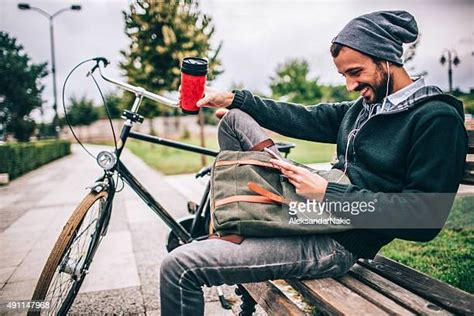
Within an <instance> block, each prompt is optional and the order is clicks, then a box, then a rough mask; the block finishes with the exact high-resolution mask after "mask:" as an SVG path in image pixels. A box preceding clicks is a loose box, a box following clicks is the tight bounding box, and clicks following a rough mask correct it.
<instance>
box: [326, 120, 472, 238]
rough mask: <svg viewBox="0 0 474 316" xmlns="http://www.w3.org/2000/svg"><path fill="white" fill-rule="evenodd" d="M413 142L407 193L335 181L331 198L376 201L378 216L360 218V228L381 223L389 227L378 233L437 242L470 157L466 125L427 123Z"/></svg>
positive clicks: (329, 189)
mask: <svg viewBox="0 0 474 316" xmlns="http://www.w3.org/2000/svg"><path fill="white" fill-rule="evenodd" d="M412 144H413V145H412V149H411V150H410V152H409V154H408V157H407V163H408V165H407V174H406V177H405V186H404V190H403V191H402V192H401V193H391V194H390V193H382V192H372V191H370V190H367V189H362V188H360V187H358V186H356V185H344V184H338V183H329V184H328V186H327V189H326V195H325V199H326V200H328V201H347V200H349V201H351V202H352V201H365V202H367V201H376V204H375V205H376V208H375V212H373V213H365V214H363V215H362V216H359V215H358V216H354V218H356V217H357V219H356V220H357V221H358V224H357V226H358V227H360V226H364V225H366V226H367V225H370V224H371V223H377V224H378V225H381V226H383V227H386V228H387V229H374V230H376V231H377V232H379V233H381V234H384V235H388V236H391V237H395V238H401V239H406V240H414V241H428V240H431V239H433V238H434V237H435V236H436V235H437V234H438V233H439V231H440V230H441V228H442V226H443V225H444V223H445V221H446V218H447V216H448V215H449V211H450V209H451V207H452V203H453V201H454V197H455V194H456V192H457V189H458V187H459V182H460V181H461V179H462V177H463V173H464V166H465V159H466V154H467V135H466V131H465V128H464V124H463V123H462V120H461V119H460V118H459V117H456V116H454V115H442V116H436V117H433V118H430V119H427V120H426V121H425V122H424V123H423V124H421V125H420V126H419V127H417V128H416V130H415V132H414V134H413V139H412ZM407 227H411V228H410V229H406V228H407ZM361 228H368V227H361Z"/></svg>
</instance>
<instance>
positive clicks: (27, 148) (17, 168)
mask: <svg viewBox="0 0 474 316" xmlns="http://www.w3.org/2000/svg"><path fill="white" fill-rule="evenodd" d="M70 153H71V143H70V142H68V141H65V140H45V141H37V142H30V143H12V144H5V145H0V173H8V174H9V177H10V179H14V178H16V177H18V176H20V175H22V174H24V173H27V172H28V171H30V170H33V169H35V168H38V167H39V166H41V165H44V164H46V163H48V162H50V161H52V160H55V159H58V158H60V157H63V156H66V155H68V154H70Z"/></svg>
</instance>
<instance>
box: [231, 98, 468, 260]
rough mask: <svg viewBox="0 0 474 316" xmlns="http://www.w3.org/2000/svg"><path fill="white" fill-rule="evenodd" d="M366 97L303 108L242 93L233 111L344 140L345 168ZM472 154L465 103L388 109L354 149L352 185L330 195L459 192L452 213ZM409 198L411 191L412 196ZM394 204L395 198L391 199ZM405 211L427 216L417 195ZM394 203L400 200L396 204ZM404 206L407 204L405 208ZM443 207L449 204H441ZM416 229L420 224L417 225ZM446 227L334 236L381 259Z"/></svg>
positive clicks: (299, 134)
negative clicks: (395, 244)
mask: <svg viewBox="0 0 474 316" xmlns="http://www.w3.org/2000/svg"><path fill="white" fill-rule="evenodd" d="M362 107H363V106H362V98H359V99H357V100H356V101H351V102H342V103H335V104H324V103H323V104H318V105H314V106H306V107H305V106H302V105H297V104H292V103H285V102H276V101H273V100H269V99H263V98H260V97H257V96H254V95H252V93H250V92H249V91H246V90H238V91H235V97H234V101H233V103H232V104H231V106H230V107H229V108H239V109H241V110H243V111H245V112H247V113H248V114H250V115H251V116H252V117H253V118H254V119H255V120H256V121H257V122H258V123H259V124H260V125H261V126H263V127H265V128H267V129H270V130H273V131H275V132H277V133H280V134H283V135H286V136H289V137H293V138H299V139H305V140H309V141H315V142H322V143H335V144H337V158H338V163H337V164H336V165H335V166H334V168H338V169H341V170H343V169H344V162H345V160H344V156H345V151H346V144H347V138H348V134H349V133H350V131H351V130H352V129H353V128H354V124H355V120H356V118H357V116H358V114H359V112H360V111H361V110H362ZM466 153H467V134H466V130H465V128H464V113H463V107H462V103H461V102H460V101H458V100H457V99H455V98H453V97H450V96H447V95H438V96H433V97H429V98H426V99H424V100H421V101H419V102H417V103H415V104H414V106H411V107H409V108H407V109H405V110H401V111H396V112H392V113H381V114H377V115H375V116H373V117H372V118H371V119H370V120H369V121H367V122H366V123H365V124H364V125H363V127H362V128H361V129H360V131H359V132H358V133H357V136H356V137H355V140H354V141H353V146H351V147H350V150H349V151H348V159H347V160H348V170H347V173H348V176H349V178H350V180H351V182H352V184H351V185H344V184H338V183H329V184H328V187H327V190H326V195H325V198H326V199H329V200H331V199H334V200H341V199H344V195H345V194H348V193H350V194H351V196H352V198H354V196H357V195H360V197H361V200H368V199H379V200H380V199H384V196H383V195H382V194H381V193H383V192H389V193H406V194H411V193H413V194H414V195H413V198H414V199H416V196H415V194H416V193H417V192H427V193H452V199H451V201H450V203H449V206H448V209H446V205H444V206H442V207H443V208H444V209H439V210H433V212H449V209H450V208H451V206H452V201H453V200H454V194H455V192H456V191H457V189H458V186H459V182H460V181H461V178H462V176H463V172H464V164H465V159H466ZM403 196H406V195H405V194H404V195H403ZM387 202H388V201H387ZM390 203H392V204H393V203H399V205H400V208H399V214H398V216H402V217H404V218H406V219H407V220H410V221H413V220H415V221H416V220H417V218H418V219H419V218H420V216H413V215H414V214H415V213H416V212H417V207H416V203H415V202H414V201H412V200H411V198H407V199H405V200H404V198H400V199H399V200H398V201H396V202H393V201H390ZM392 206H393V205H392ZM402 206H403V207H402ZM440 207H441V206H440ZM413 227H418V226H416V223H415V226H413ZM440 230H441V229H353V230H350V231H346V232H339V233H333V234H331V236H332V237H333V238H335V239H336V240H337V241H338V242H339V243H341V244H342V245H343V246H344V247H345V248H346V249H348V250H349V251H351V252H353V253H355V254H356V255H358V256H359V257H362V258H373V257H374V256H375V255H376V254H377V252H378V251H379V250H380V248H381V247H382V246H384V245H386V244H388V243H389V242H390V241H392V240H393V239H394V238H400V239H406V240H414V241H428V240H431V239H433V238H434V237H435V236H436V235H437V234H438V233H439V231H440Z"/></svg>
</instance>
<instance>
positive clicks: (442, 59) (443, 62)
mask: <svg viewBox="0 0 474 316" xmlns="http://www.w3.org/2000/svg"><path fill="white" fill-rule="evenodd" d="M439 62H440V63H441V65H444V64H445V63H446V57H445V56H444V55H443V56H441V59H440V60H439Z"/></svg>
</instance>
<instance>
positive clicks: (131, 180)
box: [91, 58, 219, 243]
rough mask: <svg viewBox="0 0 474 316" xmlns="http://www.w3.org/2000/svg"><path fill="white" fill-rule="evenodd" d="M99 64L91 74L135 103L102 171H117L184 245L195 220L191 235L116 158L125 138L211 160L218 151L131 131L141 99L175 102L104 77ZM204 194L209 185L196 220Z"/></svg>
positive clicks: (119, 154)
mask: <svg viewBox="0 0 474 316" xmlns="http://www.w3.org/2000/svg"><path fill="white" fill-rule="evenodd" d="M101 61H102V62H103V63H104V65H107V63H108V62H107V61H106V60H105V59H100V58H99V59H96V62H97V64H96V66H95V67H94V68H93V69H92V70H91V74H92V73H93V72H94V70H95V69H97V68H98V69H99V73H100V75H101V77H102V78H103V79H104V80H106V81H108V82H110V83H112V84H114V85H116V86H119V87H120V88H122V89H124V90H127V91H130V92H133V93H134V94H135V100H134V102H133V106H132V109H131V111H128V114H130V115H128V116H127V117H126V118H125V123H124V125H123V127H122V130H121V132H120V137H119V140H120V141H119V144H118V147H117V149H116V150H115V156H116V163H115V165H114V166H113V167H112V168H111V169H110V170H108V171H106V175H105V176H107V173H108V174H109V176H110V174H113V173H114V172H117V173H118V174H119V175H120V177H121V178H122V179H123V180H124V181H125V182H126V183H127V184H128V185H129V186H130V188H131V189H132V190H133V191H135V193H136V194H137V195H138V196H139V197H140V198H141V199H142V200H143V201H144V202H145V203H146V204H147V205H148V206H149V207H150V208H151V209H152V210H153V211H154V212H155V213H156V214H157V215H158V216H159V217H160V218H161V219H162V220H163V221H164V222H165V223H166V225H168V227H169V228H170V229H171V230H172V231H173V232H174V233H175V234H176V236H177V237H178V238H179V239H180V240H181V241H182V242H184V243H188V242H191V241H193V240H194V236H193V231H194V230H195V229H196V227H195V226H196V220H194V221H193V225H192V229H191V233H190V232H188V231H187V230H186V229H185V228H184V227H183V226H182V225H181V224H180V223H178V222H177V221H176V220H175V219H174V218H173V217H172V216H171V215H170V214H169V213H168V212H167V211H166V210H165V208H164V207H163V206H162V205H161V204H160V203H159V202H158V201H156V200H155V199H154V197H153V196H152V195H151V194H150V193H149V192H148V190H147V189H146V188H145V187H144V186H143V185H142V184H141V183H140V182H139V181H138V179H137V178H136V177H135V176H134V175H133V174H132V173H131V172H130V171H129V169H128V168H127V167H126V166H125V164H123V163H122V161H121V160H120V156H121V154H122V150H123V148H124V147H125V144H126V142H127V139H128V138H129V137H130V138H134V139H137V140H141V141H145V142H148V143H154V144H158V145H164V146H168V147H173V148H177V149H182V150H186V151H190V152H195V153H198V154H202V155H207V156H212V157H215V156H217V154H218V153H219V152H218V151H214V150H210V149H208V148H205V147H199V146H194V145H190V144H186V143H182V142H177V141H172V140H168V139H163V138H160V137H156V136H151V135H147V134H142V133H137V132H132V131H131V129H132V126H133V124H134V123H137V122H139V121H140V120H142V119H143V118H142V117H141V116H139V115H138V114H137V113H138V109H139V107H140V104H141V102H142V100H143V97H146V98H149V99H151V100H154V101H157V102H159V103H162V104H165V105H168V106H170V107H177V106H178V102H177V101H174V100H171V99H168V98H165V97H163V96H160V95H157V94H154V93H152V92H149V91H146V90H145V89H143V88H139V87H135V86H132V85H130V84H127V83H123V82H119V81H117V80H114V79H111V78H108V77H107V76H105V75H104V74H103V73H102V70H101V67H100V62H101ZM208 194H209V184H208V185H207V187H206V189H205V192H204V196H203V198H202V201H201V204H200V205H199V210H198V212H197V214H196V217H197V216H198V215H199V214H200V212H201V211H202V210H203V209H205V208H206V207H208V203H206V200H208Z"/></svg>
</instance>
